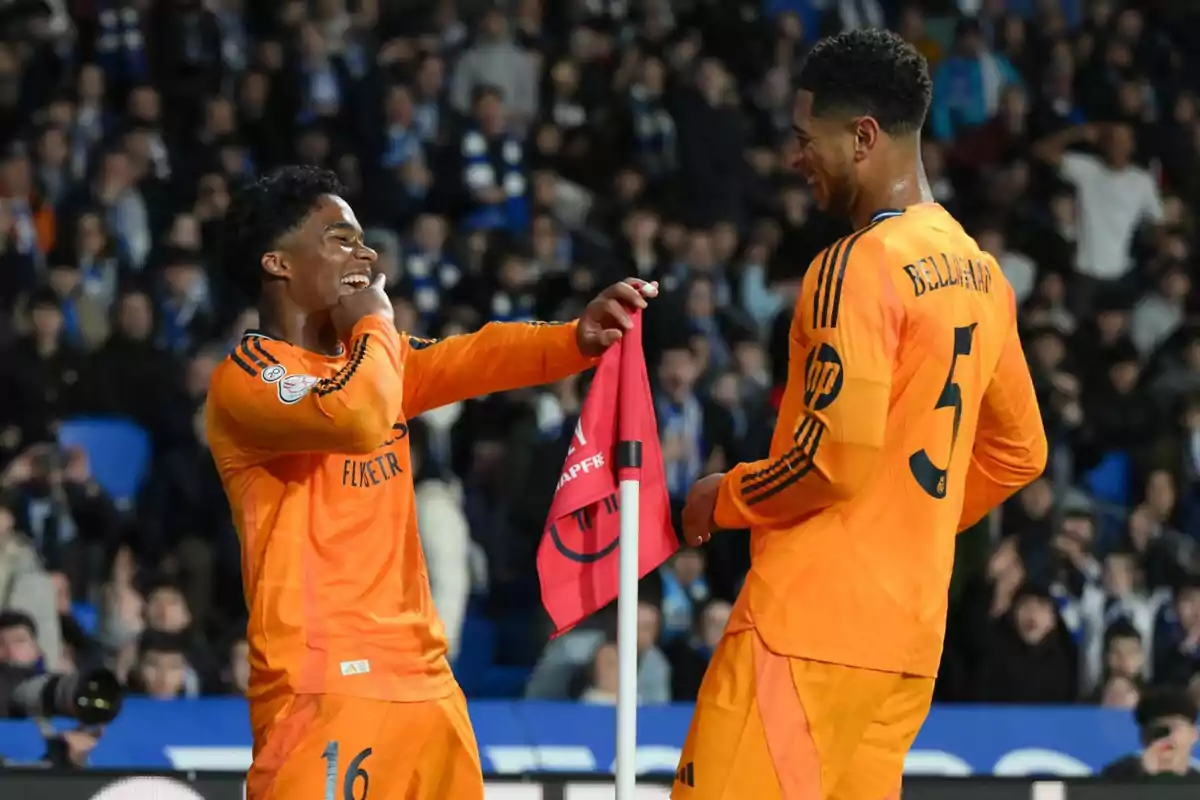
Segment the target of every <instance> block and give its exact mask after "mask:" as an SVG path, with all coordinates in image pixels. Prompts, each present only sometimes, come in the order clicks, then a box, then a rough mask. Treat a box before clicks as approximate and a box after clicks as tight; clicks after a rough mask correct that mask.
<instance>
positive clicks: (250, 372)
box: [229, 350, 258, 377]
mask: <svg viewBox="0 0 1200 800" xmlns="http://www.w3.org/2000/svg"><path fill="white" fill-rule="evenodd" d="M229 358H230V360H232V361H233V363H235V364H237V365H238V366H239V367H241V368H242V369H243V370H245V372H246V374H247V375H250V376H251V377H253V376H255V375H257V374H258V370H256V369H255V368H254V367H252V366H250V365H249V364H247V363H246V361H245V359H243V358H242V357H241V356H239V355H238V354H237V350H234V351H232V352H231V353H230V354H229Z"/></svg>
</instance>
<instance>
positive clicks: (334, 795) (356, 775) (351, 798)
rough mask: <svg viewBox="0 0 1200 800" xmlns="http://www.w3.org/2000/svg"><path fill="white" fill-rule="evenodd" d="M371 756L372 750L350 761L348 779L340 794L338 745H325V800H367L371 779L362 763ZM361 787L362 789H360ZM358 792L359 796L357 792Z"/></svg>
mask: <svg viewBox="0 0 1200 800" xmlns="http://www.w3.org/2000/svg"><path fill="white" fill-rule="evenodd" d="M370 755H371V748H369V747H368V748H367V749H366V750H363V751H362V752H361V753H359V754H358V755H356V756H355V757H354V758H353V759H351V761H350V765H349V766H347V767H346V777H345V778H344V779H343V780H342V786H341V789H342V791H341V793H340V794H339V793H338V743H337V742H330V743H329V744H327V745H325V752H324V753H322V754H321V758H323V759H325V797H324V800H367V791H368V790H369V789H370V788H371V778H370V776H369V775H367V771H366V769H364V768H363V765H362V763H363V762H364V761H366V760H367V757H368V756H370ZM360 787H361V789H360ZM356 791H358V792H359V793H358V794H355V792H356Z"/></svg>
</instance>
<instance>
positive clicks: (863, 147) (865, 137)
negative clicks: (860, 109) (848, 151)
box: [854, 117, 881, 161]
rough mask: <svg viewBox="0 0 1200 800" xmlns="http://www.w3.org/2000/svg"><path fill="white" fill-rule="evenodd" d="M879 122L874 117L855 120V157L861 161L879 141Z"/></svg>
mask: <svg viewBox="0 0 1200 800" xmlns="http://www.w3.org/2000/svg"><path fill="white" fill-rule="evenodd" d="M880 133H881V131H880V130H879V122H878V121H876V119H875V118H874V117H859V118H858V119H856V120H854V158H855V160H856V161H861V160H862V159H864V158H866V156H867V154H868V153H870V152H871V150H873V149H874V148H875V145H876V144H877V143H878V142H879V136H880Z"/></svg>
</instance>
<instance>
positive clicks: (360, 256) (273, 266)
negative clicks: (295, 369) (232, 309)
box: [262, 194, 378, 313]
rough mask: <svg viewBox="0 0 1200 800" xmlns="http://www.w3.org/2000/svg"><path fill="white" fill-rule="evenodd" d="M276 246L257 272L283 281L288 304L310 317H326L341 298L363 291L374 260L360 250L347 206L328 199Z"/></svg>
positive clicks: (367, 250) (360, 236)
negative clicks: (313, 314)
mask: <svg viewBox="0 0 1200 800" xmlns="http://www.w3.org/2000/svg"><path fill="white" fill-rule="evenodd" d="M279 245H280V246H279V249H277V250H272V251H270V252H268V253H266V254H265V255H263V259H262V264H263V269H265V270H266V271H267V274H268V275H270V276H272V277H274V278H276V279H281V280H286V281H288V283H289V287H288V288H289V292H288V293H289V294H290V296H291V298H292V300H293V301H294V302H295V303H296V304H297V305H298V306H299V307H300V308H301V309H303V310H304V311H307V312H310V313H311V312H318V311H328V310H329V309H331V308H333V307H334V306H335V305H337V303H338V299H339V298H340V297H342V296H343V295H346V294H350V293H351V292H356V291H358V290H360V289H365V288H367V287H368V286H369V285H370V283H371V271H372V269H371V267H372V265H373V264H374V263H375V259H376V258H377V257H378V254H377V253H376V252H375V251H374V250H372V249H371V248H369V247H367V246H366V245H365V244H363V232H362V226H360V225H359V224H358V218H357V217H355V216H354V211H353V209H351V208H350V205H349V204H348V203H347V202H346V201H345V200H343V199H342V198H340V197H337V196H335V195H328V194H327V195H322V196H321V198H320V199H319V200H318V201H317V203H316V205H315V206H313V209H312V211H311V212H310V213H309V214H308V216H307V217H305V219H304V221H303V222H302V223H301V224H300V226H299V227H298V228H296V229H295V230H292V231H289V232H288V233H286V234H284V235H283V236H282V237H280V240H279Z"/></svg>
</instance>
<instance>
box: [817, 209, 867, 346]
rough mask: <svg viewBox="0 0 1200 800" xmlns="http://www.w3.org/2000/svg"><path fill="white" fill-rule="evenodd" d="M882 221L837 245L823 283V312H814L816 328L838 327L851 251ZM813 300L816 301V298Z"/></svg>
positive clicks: (855, 233)
mask: <svg viewBox="0 0 1200 800" xmlns="http://www.w3.org/2000/svg"><path fill="white" fill-rule="evenodd" d="M880 222H883V220H882V219H879V220H875V221H874V222H872V223H871V224H870V225H868V226H867V227H865V228H863V229H862V230H860V231H855V232H854V233H852V234H850V235H849V236H847V237H846V238H845V239H843V240H842V241H840V242H838V243H837V245H835V246H836V247H838V248H839V252H838V254H837V255H835V256H834V257H833V259H831V261H830V270H829V275H828V277H827V279H826V280H825V283H824V284H823V288H824V290H825V297H824V300H823V302H822V303H821V314H820V317H818V316H817V315H816V314H813V327H814V328H836V327H837V324H838V311H839V310H840V309H841V306H842V284H843V283H844V282H845V280H846V267H847V266H848V265H849V264H850V251H851V250H852V249H854V245H855V244H857V243H858V240H859V239H861V238H862V237H863V234H865V233H866V232H867V231H869V230H871V229H872V228H874V227H875V226H876V225H878V224H879V223H880ZM833 262H837V263H836V265H834V263H833ZM819 288H820V287H819ZM813 302H814V303H815V302H816V300H815V298H814V301H813Z"/></svg>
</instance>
